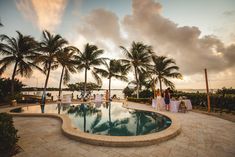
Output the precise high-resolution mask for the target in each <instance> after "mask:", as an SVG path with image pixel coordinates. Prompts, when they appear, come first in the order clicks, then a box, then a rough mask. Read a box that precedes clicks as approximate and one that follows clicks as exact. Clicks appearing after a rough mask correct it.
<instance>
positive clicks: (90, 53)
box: [75, 43, 104, 95]
mask: <svg viewBox="0 0 235 157" xmlns="http://www.w3.org/2000/svg"><path fill="white" fill-rule="evenodd" d="M103 53H104V51H103V50H101V49H98V47H97V46H96V45H90V44H89V43H87V44H86V45H85V48H84V51H83V52H80V51H79V52H78V55H76V56H75V58H76V60H77V62H78V66H77V69H78V70H83V69H85V86H84V93H85V94H86V89H87V87H86V86H87V71H88V70H91V68H92V67H95V66H98V65H101V64H103V62H104V58H101V57H99V56H100V55H102V54H103ZM91 72H92V75H93V76H94V78H95V79H96V81H97V83H98V84H101V79H100V78H99V76H98V75H97V74H96V73H95V72H94V70H93V69H92V71H91ZM85 94H84V95H85Z"/></svg>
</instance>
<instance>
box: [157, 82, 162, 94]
mask: <svg viewBox="0 0 235 157" xmlns="http://www.w3.org/2000/svg"><path fill="white" fill-rule="evenodd" d="M158 80H159V84H160V92H161V96H162V80H161V78H160V77H158Z"/></svg>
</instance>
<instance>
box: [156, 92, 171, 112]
mask: <svg viewBox="0 0 235 157" xmlns="http://www.w3.org/2000/svg"><path fill="white" fill-rule="evenodd" d="M170 93H171V90H170V88H167V89H166V90H165V91H164V93H161V91H160V90H159V89H157V91H156V93H155V96H154V99H153V100H152V106H153V108H156V109H157V110H161V108H162V97H163V98H164V103H165V109H166V110H167V111H169V110H170V98H171V94H170Z"/></svg>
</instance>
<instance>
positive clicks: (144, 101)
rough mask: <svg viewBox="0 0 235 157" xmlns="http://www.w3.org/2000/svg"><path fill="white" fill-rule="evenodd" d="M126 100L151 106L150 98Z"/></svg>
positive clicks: (130, 98) (129, 98)
mask: <svg viewBox="0 0 235 157" xmlns="http://www.w3.org/2000/svg"><path fill="white" fill-rule="evenodd" d="M127 100H128V101H132V102H138V103H148V104H152V100H151V98H139V99H137V98H132V97H128V98H127Z"/></svg>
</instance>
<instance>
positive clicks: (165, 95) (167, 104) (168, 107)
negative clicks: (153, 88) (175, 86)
mask: <svg viewBox="0 0 235 157" xmlns="http://www.w3.org/2000/svg"><path fill="white" fill-rule="evenodd" d="M164 101H165V104H166V110H167V111H169V109H170V92H169V90H168V89H166V90H165V92H164Z"/></svg>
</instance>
